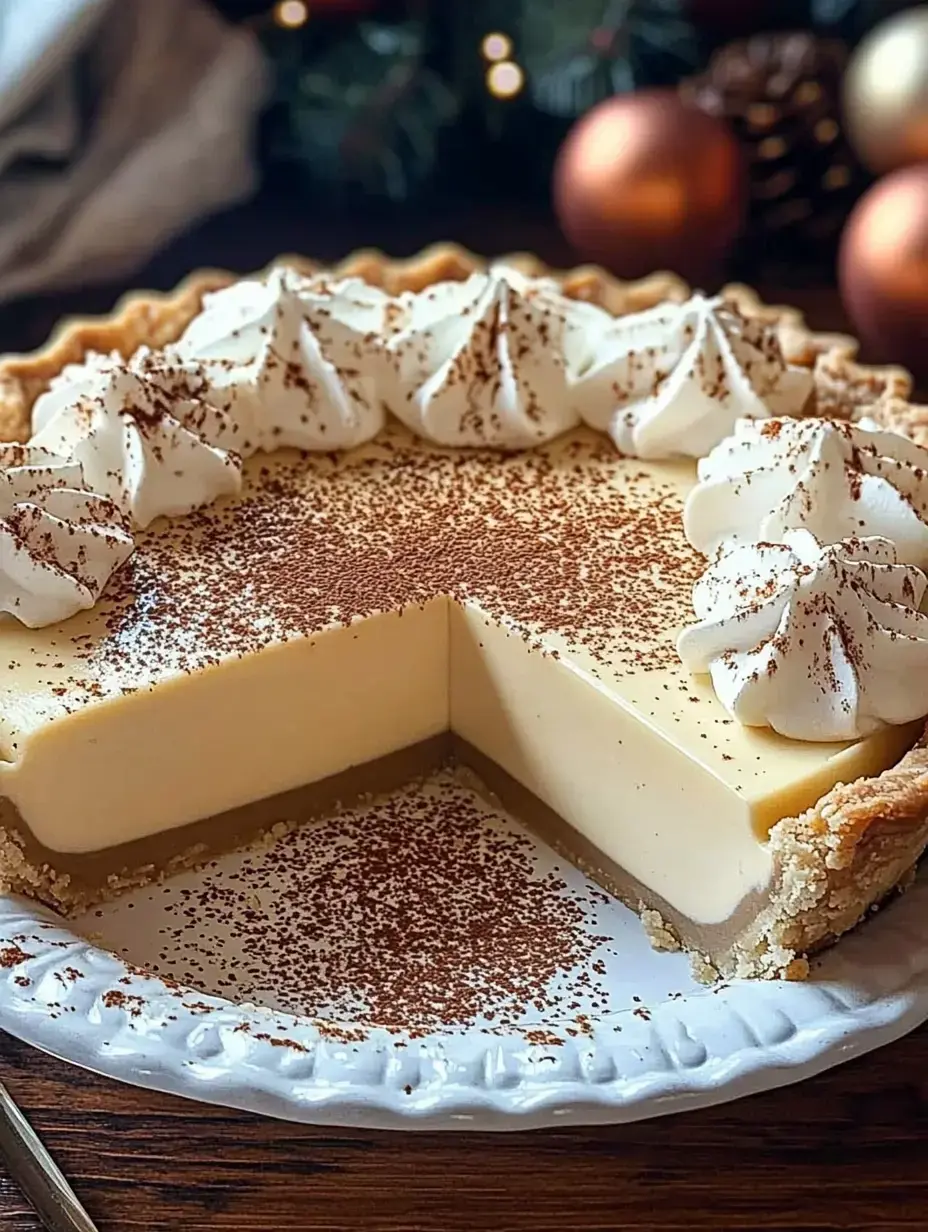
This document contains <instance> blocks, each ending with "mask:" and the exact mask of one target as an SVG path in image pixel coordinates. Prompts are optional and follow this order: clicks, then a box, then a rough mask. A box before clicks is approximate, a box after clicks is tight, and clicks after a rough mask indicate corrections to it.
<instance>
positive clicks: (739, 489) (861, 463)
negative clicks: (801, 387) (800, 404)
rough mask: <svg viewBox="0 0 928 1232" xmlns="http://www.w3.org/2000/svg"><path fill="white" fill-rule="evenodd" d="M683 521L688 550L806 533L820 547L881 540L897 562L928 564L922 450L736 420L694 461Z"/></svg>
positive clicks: (782, 422)
mask: <svg viewBox="0 0 928 1232" xmlns="http://www.w3.org/2000/svg"><path fill="white" fill-rule="evenodd" d="M698 474H699V482H698V483H697V485H696V487H695V488H694V489H693V491H692V492H691V493H690V495H689V497H688V498H687V501H686V506H685V509H684V513H683V524H684V529H685V531H686V536H687V538H688V539H689V541H690V543H692V545H693V546H694V547H695V548H698V549H699V550H700V551H701V552H705V553H707V554H709V553H711V552H714V551H715V550H716V548H718V547H719V545H720V544H722V543H724V542H726V541H735V540H751V539H767V540H773V541H776V542H779V541H780V540H781V539H782V538H783V535H784V534H785V533H786V531H788V530H802V529H804V530H808V531H811V532H812V534H813V535H815V537H816V538H817V539H818V540H819V541H820V542H822V543H835V542H837V541H838V540H839V539H844V538H847V537H848V536H851V535H854V536H867V535H880V536H883V537H884V538H887V539H891V540H892V541H893V543H894V544H895V545H896V553H897V556H898V559H899V560H900V561H901V562H902V563H904V564H909V565H918V566H919V568H922V569H924V568H925V567H926V566H928V450H926V449H923V448H921V447H920V446H919V445H916V444H914V442H912V441H910V440H907V439H906V438H905V437H903V436H899V435H898V434H897V433H895V432H886V431H883V430H881V429H879V428H873V429H871V428H866V427H862V426H860V425H859V424H851V423H837V422H835V421H833V420H828V419H767V420H749V419H741V420H739V421H738V423H737V424H736V425H735V431H734V433H733V434H732V436H730V437H728V438H727V439H726V440H724V441H722V443H721V444H720V445H717V446H716V448H715V449H713V450H712V452H711V453H710V454H709V455H708V457H706V458H703V459H701V460H700V462H699V466H698Z"/></svg>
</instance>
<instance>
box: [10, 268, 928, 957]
mask: <svg viewBox="0 0 928 1232" xmlns="http://www.w3.org/2000/svg"><path fill="white" fill-rule="evenodd" d="M505 261H506V263H507V264H509V265H513V266H515V267H517V268H518V269H520V270H521V271H523V272H524V273H526V274H529V275H534V276H544V277H550V278H554V279H555V280H556V281H557V282H558V283H559V284H560V286H561V288H562V290H563V291H564V293H565V294H566V295H568V296H570V297H572V298H576V299H582V300H587V301H589V302H592V303H596V304H599V305H600V306H602V307H603V308H605V309H607V310H608V311H610V312H612V313H613V314H615V315H621V314H623V313H628V312H637V311H641V310H643V309H646V308H650V307H654V306H656V305H657V304H659V303H661V302H663V301H666V300H674V301H682V300H685V299H686V298H687V297H688V296H689V295H690V288H689V287H688V286H687V285H686V283H684V282H683V281H681V280H680V279H679V278H677V277H676V276H674V275H672V274H667V273H659V274H654V275H652V276H651V277H648V278H644V279H641V280H638V281H635V282H623V281H621V280H619V279H616V278H614V277H612V276H611V275H610V274H607V273H606V272H605V271H604V270H602V269H599V268H598V267H595V266H582V267H578V268H575V269H572V270H568V271H557V270H552V269H551V268H550V267H548V266H546V265H544V264H543V263H542V262H541V261H539V260H538V258H536V257H534V256H531V255H530V254H524V253H519V254H515V255H513V256H510V257H507V258H505ZM280 263H285V264H289V265H292V266H294V267H295V268H297V269H299V270H301V271H304V272H308V273H309V272H316V271H318V270H319V269H320V268H321V267H320V266H319V265H318V264H316V263H314V262H312V261H309V260H307V259H306V258H303V257H296V256H285V257H281V258H279V259H278V261H276V262H274V264H275V265H276V264H280ZM485 265H486V262H485V261H484V260H483V259H481V258H479V257H477V256H475V255H474V254H472V253H470V252H467V251H466V250H464V249H462V248H459V247H457V246H454V245H450V244H442V245H437V246H435V247H432V248H428V249H426V250H424V251H423V252H421V253H419V254H417V255H416V256H414V257H410V258H408V259H404V260H394V259H391V258H389V257H386V256H384V255H383V254H382V253H380V252H376V251H373V250H364V251H360V252H356V253H353V254H352V255H351V256H349V257H348V258H347V259H345V260H344V261H342V262H341V263H340V264H339V265H337V266H336V267H334V269H332V268H330V267H328V268H327V272H331V273H333V274H335V275H337V276H339V277H349V276H355V277H360V278H362V279H364V280H365V281H367V282H370V283H373V284H375V285H377V286H381V287H383V288H384V289H385V290H387V291H388V292H391V293H396V292H399V291H416V290H421V289H422V288H424V287H426V286H429V285H431V284H433V283H436V282H440V281H444V280H448V279H463V278H465V277H467V276H468V275H469V274H471V273H473V272H474V271H476V270H479V269H481V268H484V267H485ZM237 277H238V276H237V275H233V274H230V273H228V272H224V271H219V270H201V271H197V272H196V273H194V274H192V275H190V277H188V278H187V279H186V280H185V281H184V282H183V283H181V285H180V286H179V287H177V288H176V290H174V291H173V292H169V293H167V294H158V293H155V292H139V293H134V294H132V295H130V296H127V297H126V298H124V299H123V300H121V301H120V303H119V304H118V305H117V307H116V309H115V310H114V312H113V313H112V314H111V315H110V316H108V317H104V318H98V319H90V318H83V319H75V320H69V321H65V322H64V323H62V325H61V326H60V328H59V329H58V330H57V332H56V334H55V335H54V337H53V338H52V339H51V340H50V341H49V343H48V344H47V345H46V346H44V347H42V348H41V349H39V350H38V351H35V352H33V353H31V354H28V355H16V356H6V357H3V358H0V441H16V440H26V439H27V438H28V436H29V432H30V416H31V409H32V405H33V403H34V402H35V400H36V398H37V397H38V396H39V395H40V394H41V393H42V392H43V391H44V390H45V389H46V388H47V386H48V384H49V382H50V381H51V380H52V379H53V378H54V377H55V376H57V375H58V374H59V373H60V372H61V371H62V369H63V368H64V367H65V366H66V365H67V364H70V363H79V362H80V361H81V360H82V359H83V358H84V356H85V355H86V354H87V353H88V352H89V351H98V352H109V351H114V350H115V351H118V352H120V353H121V354H123V355H124V356H126V357H128V356H129V355H131V354H132V353H133V352H134V351H135V350H136V349H137V348H138V347H139V346H141V345H143V344H146V345H149V346H154V347H157V346H163V345H165V344H166V343H169V342H172V341H174V340H176V339H177V338H178V337H180V335H181V334H182V333H183V331H184V329H185V328H186V326H187V325H188V323H189V322H190V321H191V320H192V318H193V317H194V316H196V315H197V313H198V312H199V310H200V307H201V304H202V300H203V296H204V295H205V294H206V293H208V292H209V291H213V290H217V289H219V288H220V287H223V286H226V285H228V284H229V283H231V282H234V281H236V279H237ZM722 294H723V295H724V296H725V297H726V298H728V299H729V300H731V301H732V302H733V303H734V304H735V305H736V306H737V307H738V308H739V309H740V310H741V311H742V312H743V313H744V314H745V315H746V316H751V317H760V318H761V319H763V320H765V321H768V322H770V323H771V324H772V325H774V326H775V327H776V329H777V331H778V333H779V337H780V341H781V345H782V347H783V351H784V354H785V355H786V356H787V358H788V359H789V360H790V361H791V362H793V363H796V364H801V365H803V366H806V367H809V368H811V369H812V372H813V377H814V383H813V395H812V398H811V399H810V402H809V405H808V407H807V412H808V413H809V414H820V415H824V416H828V417H832V418H842V419H854V418H858V417H860V416H862V415H866V416H868V417H870V418H871V419H873V420H875V421H876V422H877V423H880V424H882V425H884V426H885V427H887V428H890V429H892V430H894V431H897V432H902V433H904V434H905V435H908V436H910V437H911V438H912V439H914V440H916V441H918V442H919V443H920V444H923V445H926V446H928V407H922V406H918V405H916V404H914V403H913V402H911V401H910V397H911V393H912V378H911V376H910V375H909V373H908V372H906V370H905V369H903V368H899V367H895V366H884V367H873V366H868V365H864V364H860V363H858V362H857V358H856V356H857V343H856V341H855V340H854V339H853V338H850V337H847V336H845V335H843V334H826V333H816V332H814V331H812V330H810V329H809V328H808V327H807V325H806V323H805V321H804V319H803V316H802V314H801V313H800V312H798V311H797V310H796V309H794V308H790V307H786V306H779V305H769V304H764V303H763V302H762V301H761V300H760V299H759V298H758V296H757V295H756V293H755V292H754V291H753V290H752V289H751V288H750V287H747V286H744V285H741V284H738V283H733V284H729V285H728V286H726V287H724V288H723V289H722ZM770 844H771V849H772V852H773V856H774V868H775V875H774V881H773V886H772V889H771V892H770V896H769V901H768V902H767V903H766V904H765V906H764V907H763V908H762V910H761V911H760V913H759V914H758V915H757V916H756V917H755V919H754V920H753V921H752V922H751V924H750V925H749V926H748V927H747V928H746V929H745V930H744V931H743V932H742V933H741V934H740V935H739V936H738V938H737V939H736V941H735V943H734V945H733V946H732V949H731V952H730V954H729V955H728V957H727V959H726V961H725V962H723V963H719V962H718V960H717V959H716V963H715V965H711V964H709V963H708V962H700V957H699V956H698V955H696V956H694V957H695V959H696V965H697V970H698V971H700V972H701V974H702V975H703V976H705V977H706V978H714V977H716V976H717V975H718V974H720V973H721V974H723V975H725V976H741V977H754V978H757V977H760V978H787V979H801V978H803V977H804V976H805V975H806V974H807V973H808V969H809V965H808V957H807V956H808V955H809V954H811V953H813V952H815V951H816V950H818V949H820V948H822V947H823V946H826V945H828V944H830V943H831V942H833V941H834V940H835V939H836V938H838V937H839V936H840V935H841V934H842V933H844V932H846V931H847V930H848V929H850V928H853V927H854V926H855V925H856V924H857V923H859V922H860V920H861V919H863V918H864V917H865V916H866V915H867V913H868V912H870V911H871V910H873V909H874V908H876V907H877V906H879V904H880V903H881V902H882V901H883V900H884V899H886V898H887V896H889V895H890V894H891V893H892V892H893V891H894V890H897V889H904V888H905V886H906V885H907V884H908V883H909V882H910V881H911V879H912V877H913V876H914V872H915V867H916V864H917V862H918V860H919V858H920V857H921V855H922V853H923V851H924V849H925V847H926V844H928V729H926V734H925V735H923V737H922V739H921V740H920V741H919V742H918V744H916V746H915V747H914V748H913V749H911V750H910V751H909V752H908V753H907V754H906V755H905V756H904V757H903V758H902V759H901V760H900V761H899V762H898V763H897V764H896V765H894V766H891V767H890V768H888V769H887V770H885V771H883V773H881V774H879V775H877V776H875V777H873V778H863V779H858V780H857V781H856V782H853V783H849V784H841V785H838V786H837V787H835V788H833V789H832V790H831V791H829V792H828V793H826V794H825V795H824V796H823V797H822V798H821V799H820V800H819V801H818V802H817V803H816V804H815V805H814V807H812V808H811V809H809V810H807V811H806V812H805V813H803V814H801V815H800V816H798V817H787V818H784V819H783V820H781V821H779V822H778V823H777V824H776V825H775V826H774V827H773V829H772V831H771V833H770ZM9 888H19V889H27V890H29V891H31V892H32V893H37V894H38V896H39V897H43V893H42V891H43V889H47V890H52V891H53V892H52V894H51V897H52V898H53V900H55V901H57V902H59V904H61V905H67V894H66V887H65V886H63V885H62V884H61V883H60V880H59V881H57V882H56V875H55V873H54V872H53V870H51V869H48V868H33V867H30V866H29V865H28V863H27V862H24V856H23V850H22V847H21V845H20V844H19V842H18V841H17V840H16V838H15V837H14V836H13V835H7V834H5V833H4V832H2V831H0V889H9ZM638 907H639V911H640V913H641V915H642V919H643V921H644V924H645V927H646V929H647V930H648V932H649V934H650V936H651V938H652V940H653V942H654V944H655V945H657V946H659V947H660V948H668V947H673V946H675V945H677V944H678V942H677V938H676V935H675V933H674V930H673V928H672V926H671V925H670V924H669V923H667V922H666V921H664V920H663V919H662V918H661V917H660V915H659V913H658V912H656V911H654V910H653V909H651V908H650V907H649V906H648V905H647V904H645V903H639V904H638Z"/></svg>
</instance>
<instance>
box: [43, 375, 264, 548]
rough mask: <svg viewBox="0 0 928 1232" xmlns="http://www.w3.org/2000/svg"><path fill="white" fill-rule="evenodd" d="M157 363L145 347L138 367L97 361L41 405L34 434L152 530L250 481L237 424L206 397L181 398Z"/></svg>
mask: <svg viewBox="0 0 928 1232" xmlns="http://www.w3.org/2000/svg"><path fill="white" fill-rule="evenodd" d="M149 362H154V361H151V356H150V353H148V352H145V351H141V352H139V354H138V355H137V356H135V357H134V358H133V360H132V361H131V363H130V364H129V365H126V364H123V363H122V362H121V361H116V360H113V359H108V358H103V359H98V360H92V361H91V363H90V364H88V365H86V366H85V368H84V370H82V371H80V372H79V373H75V374H72V375H74V376H78V377H79V379H76V380H74V382H73V384H72V385H70V386H69V385H68V384H67V383H65V382H60V383H58V384H56V386H55V387H54V388H53V389H51V390H50V391H49V393H48V394H47V395H46V396H45V397H44V398H42V399H39V400H38V401H37V403H36V406H35V408H34V411H33V436H32V444H34V445H36V446H37V447H39V448H40V449H44V450H46V451H47V452H49V453H52V454H56V455H58V456H59V457H61V458H65V459H69V460H70V461H73V462H75V463H77V464H78V465H79V466H80V468H81V471H82V474H83V477H84V481H85V483H86V485H87V487H88V488H90V489H91V490H92V491H94V492H96V493H98V494H99V495H101V496H106V497H108V498H109V499H110V500H112V501H113V502H114V503H115V504H116V505H118V506H119V508H120V509H121V510H122V511H123V512H124V513H125V514H127V515H129V516H131V518H132V520H133V522H135V523H136V525H138V526H143V527H144V526H147V525H148V524H149V523H150V522H152V521H154V519H155V518H157V517H160V516H162V515H165V516H167V517H179V516H182V515H183V514H185V513H190V512H191V511H192V510H194V509H197V508H199V507H200V506H201V505H206V504H209V503H210V502H212V501H214V500H216V499H217V498H218V497H220V496H224V495H230V494H234V493H236V492H238V491H239V490H240V488H241V480H242V474H241V472H242V462H241V457H240V455H239V453H238V451H237V446H238V442H239V438H240V436H241V432H240V429H239V426H238V424H237V423H236V422H235V421H234V420H233V419H232V418H231V417H230V416H229V415H228V414H226V413H225V412H224V411H222V410H220V409H218V408H217V407H215V406H212V405H210V404H209V403H207V402H204V401H202V400H201V399H199V398H191V397H177V396H173V395H172V394H171V393H170V392H169V391H167V390H166V389H165V386H164V384H163V383H162V382H161V381H160V380H158V379H156V378H154V377H153V376H152V375H151V374H150V373H149V372H148V371H147V370H146V365H147V364H148V363H149Z"/></svg>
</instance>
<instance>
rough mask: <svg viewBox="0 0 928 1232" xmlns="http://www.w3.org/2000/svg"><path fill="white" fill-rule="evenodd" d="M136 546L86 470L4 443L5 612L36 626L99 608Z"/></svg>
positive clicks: (0, 479) (0, 491)
mask: <svg viewBox="0 0 928 1232" xmlns="http://www.w3.org/2000/svg"><path fill="white" fill-rule="evenodd" d="M133 548H134V543H133V540H132V536H131V535H130V533H129V530H128V527H127V525H126V523H125V520H124V519H123V517H122V514H121V513H120V511H119V509H118V508H117V507H116V506H115V505H114V504H113V502H112V501H109V500H107V499H106V498H105V497H102V496H99V495H97V494H96V493H93V492H88V491H87V490H86V487H85V485H84V476H83V474H82V472H81V468H80V466H79V465H78V464H77V463H75V462H73V461H64V460H63V459H61V458H59V457H55V456H54V455H52V454H49V453H48V452H47V451H45V450H43V449H40V448H36V447H34V446H31V445H0V612H7V613H10V614H11V615H13V616H15V617H16V618H17V620H20V621H21V622H22V623H23V624H24V625H27V626H28V627H29V628H31V629H38V628H41V627H42V626H43V625H49V624H55V623H56V622H57V621H60V620H67V618H68V617H69V616H73V615H74V613H75V612H79V611H81V610H82V609H84V608H90V607H93V605H94V604H95V603H96V601H97V600H98V599H99V597H100V595H101V594H102V592H103V588H104V587H105V585H106V583H107V582H108V580H109V579H110V577H111V576H112V574H113V573H114V572H115V570H116V569H118V568H119V566H120V565H121V564H122V563H123V562H124V561H125V560H127V559H128V557H129V556H130V555H131V553H132V551H133Z"/></svg>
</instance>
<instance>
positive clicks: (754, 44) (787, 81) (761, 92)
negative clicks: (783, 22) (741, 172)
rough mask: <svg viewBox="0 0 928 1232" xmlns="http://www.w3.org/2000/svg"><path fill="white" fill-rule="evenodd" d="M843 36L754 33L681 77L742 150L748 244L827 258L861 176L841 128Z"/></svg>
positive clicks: (688, 94)
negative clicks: (746, 176)
mask: <svg viewBox="0 0 928 1232" xmlns="http://www.w3.org/2000/svg"><path fill="white" fill-rule="evenodd" d="M846 61H847V51H846V48H845V46H844V44H843V43H841V42H838V41H836V40H832V39H821V38H817V37H816V36H815V35H814V34H809V33H795V34H759V35H755V36H754V37H752V38H749V39H744V40H739V41H738V42H734V43H729V44H728V45H727V46H725V47H722V48H720V49H719V50H718V51H717V52H716V53H715V54H714V55H713V57H712V59H711V60H710V62H709V67H708V68H707V70H706V71H705V72H704V73H703V74H701V75H700V76H698V77H693V78H691V79H690V80H688V81H686V82H684V83H683V84H682V86H681V87H680V88H681V91H682V93H683V96H684V98H686V99H687V100H688V101H689V102H691V103H693V104H695V105H696V106H698V107H701V108H702V109H703V110H704V111H707V112H709V113H710V114H711V115H714V116H718V117H719V118H721V119H725V120H727V121H728V122H729V123H730V124H731V126H732V128H733V130H734V132H735V133H736V135H737V137H738V139H739V140H740V141H741V143H742V145H743V147H744V150H745V154H746V156H747V162H748V169H749V173H750V187H751V202H750V212H749V217H748V230H747V234H746V237H745V240H746V245H747V248H748V253H749V254H750V253H752V252H760V251H762V250H763V251H769V249H770V248H771V247H773V248H775V249H776V250H777V255H780V256H782V255H785V254H787V253H788V254H789V255H791V256H794V257H800V258H802V259H808V258H810V257H813V258H816V257H818V258H828V257H830V256H831V255H832V254H833V252H834V247H835V242H836V240H837V237H838V235H839V233H840V231H841V228H842V226H843V224H844V221H845V219H846V218H847V215H848V211H849V209H850V207H851V205H852V204H853V202H854V200H855V199H856V197H857V196H858V195H859V193H860V191H861V189H862V187H863V184H864V182H865V176H864V172H863V171H862V169H861V167H860V165H859V164H858V162H857V160H856V159H855V158H854V155H853V153H852V152H851V148H850V146H849V144H848V143H847V141H846V140H845V137H844V134H843V132H842V129H841V78H842V75H843V73H844V67H845V64H846Z"/></svg>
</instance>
